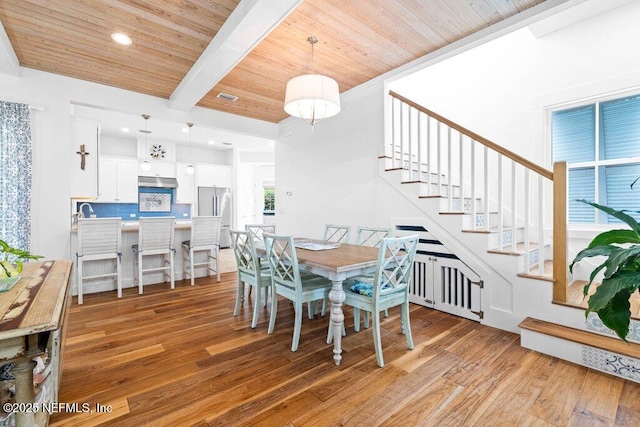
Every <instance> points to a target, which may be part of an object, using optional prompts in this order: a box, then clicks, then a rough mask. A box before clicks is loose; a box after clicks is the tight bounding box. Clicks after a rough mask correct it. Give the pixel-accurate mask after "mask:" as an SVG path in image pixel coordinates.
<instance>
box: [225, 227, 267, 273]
mask: <svg viewBox="0 0 640 427" xmlns="http://www.w3.org/2000/svg"><path fill="white" fill-rule="evenodd" d="M230 233H231V246H232V248H233V254H234V255H235V257H236V264H237V265H238V271H240V272H241V273H246V274H250V275H253V276H255V277H258V276H259V275H260V271H259V265H258V256H257V254H256V247H255V244H254V241H253V239H252V238H251V233H250V232H248V231H235V230H230Z"/></svg>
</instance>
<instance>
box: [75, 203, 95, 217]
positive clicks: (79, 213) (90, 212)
mask: <svg viewBox="0 0 640 427" xmlns="http://www.w3.org/2000/svg"><path fill="white" fill-rule="evenodd" d="M85 206H88V207H89V217H91V218H95V217H96V214H95V213H94V212H93V208H92V207H91V205H90V204H89V203H83V204H81V205H80V208H79V209H78V216H79V217H80V218H86V216H85V215H84V212H83V211H82V209H83V208H84V207H85Z"/></svg>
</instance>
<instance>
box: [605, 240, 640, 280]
mask: <svg viewBox="0 0 640 427" xmlns="http://www.w3.org/2000/svg"><path fill="white" fill-rule="evenodd" d="M639 255H640V246H638V245H634V246H632V247H630V248H627V249H622V248H618V250H616V251H613V252H612V253H611V254H610V255H609V258H608V259H607V260H606V261H605V263H604V264H605V266H606V270H605V272H604V277H605V278H607V279H608V278H610V277H611V276H613V275H614V274H615V273H616V272H617V271H618V270H620V269H621V268H623V267H625V266H627V265H630V264H633V263H634V262H635V261H636V259H637V258H638V256H639Z"/></svg>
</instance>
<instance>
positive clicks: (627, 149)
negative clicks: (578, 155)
mask: <svg viewBox="0 0 640 427" xmlns="http://www.w3.org/2000/svg"><path fill="white" fill-rule="evenodd" d="M601 117H602V143H603V145H604V156H603V158H605V159H623V158H627V157H638V156H640V96H633V97H629V98H622V99H615V100H613V101H608V102H603V103H602V104H601Z"/></svg>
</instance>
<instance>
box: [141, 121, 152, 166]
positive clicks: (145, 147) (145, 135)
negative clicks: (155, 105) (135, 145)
mask: <svg viewBox="0 0 640 427" xmlns="http://www.w3.org/2000/svg"><path fill="white" fill-rule="evenodd" d="M149 117H150V116H149V115H148V114H143V115H142V118H143V119H144V162H142V164H141V165H140V169H142V170H143V171H145V172H148V171H150V170H151V163H149V160H147V155H148V154H149V153H148V151H149V150H147V134H148V133H149V131H148V130H147V120H149ZM141 132H142V131H141Z"/></svg>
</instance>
